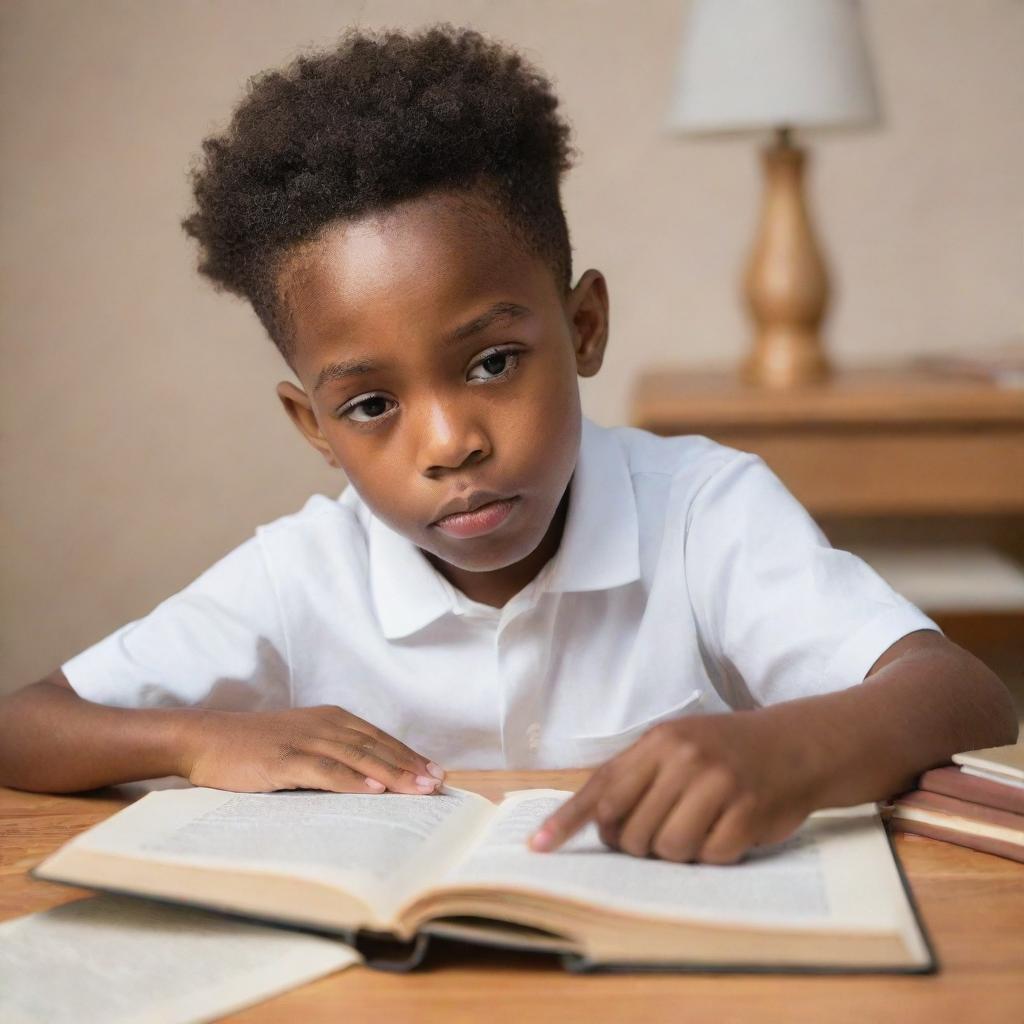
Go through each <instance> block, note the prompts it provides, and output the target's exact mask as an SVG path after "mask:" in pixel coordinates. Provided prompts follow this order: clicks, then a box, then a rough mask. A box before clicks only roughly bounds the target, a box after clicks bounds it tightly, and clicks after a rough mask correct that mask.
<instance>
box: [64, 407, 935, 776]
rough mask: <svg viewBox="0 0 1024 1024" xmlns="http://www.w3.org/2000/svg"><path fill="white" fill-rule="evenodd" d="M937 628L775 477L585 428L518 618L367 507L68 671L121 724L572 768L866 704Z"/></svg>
mask: <svg viewBox="0 0 1024 1024" xmlns="http://www.w3.org/2000/svg"><path fill="white" fill-rule="evenodd" d="M917 629H938V627H937V626H936V625H935V623H934V622H932V620H931V619H929V618H928V617H927V616H925V615H924V614H923V613H922V612H921V611H919V610H918V609H917V608H916V607H914V606H913V605H912V604H910V603H909V602H908V601H906V600H905V599H904V598H902V597H901V596H900V595H899V594H897V593H895V592H894V591H893V590H892V589H891V588H890V587H889V586H888V584H886V583H885V582H884V581H883V580H882V579H881V577H879V576H878V575H877V574H876V573H875V572H874V571H873V570H872V569H871V568H870V567H869V566H868V565H866V564H865V563H864V562H863V561H862V560H861V559H859V558H857V557H856V556H854V555H852V554H850V553H848V552H845V551H840V550H837V549H835V548H832V547H831V546H830V545H829V543H828V541H827V540H826V539H825V537H824V535H823V534H822V532H821V531H820V530H819V528H818V527H817V525H816V524H815V523H814V522H813V520H812V519H811V518H810V516H809V515H808V514H807V512H806V511H805V510H804V509H803V507H802V506H801V505H800V504H799V503H798V502H797V501H796V499H795V498H794V497H793V496H792V495H791V494H790V493H789V491H788V490H786V488H785V487H784V486H783V485H782V483H781V482H780V481H779V479H778V478H777V477H776V476H775V475H774V474H773V473H772V472H771V470H769V469H768V467H767V466H766V465H765V463H764V462H763V461H762V460H761V459H760V458H758V457H757V456H754V455H750V454H747V453H743V452H740V451H737V450H736V449H733V448H728V447H725V446H723V445H720V444H717V443H716V442H714V441H711V440H709V439H708V438H706V437H701V436H699V435H689V436H682V437H667V438H666V437H659V436H657V435H655V434H651V433H648V432H646V431H643V430H638V429H635V428H632V427H614V428H605V427H601V426H599V425H597V424H596V423H594V422H593V421H591V420H589V419H587V418H586V417H584V420H583V433H582V440H581V445H580V454H579V459H578V461H577V465H576V470H575V472H574V475H573V480H572V485H571V489H570V495H569V508H568V514H567V517H566V523H565V530H564V534H563V538H562V543H561V546H560V548H559V550H558V552H557V553H556V554H555V556H554V557H553V558H552V559H551V560H550V561H549V562H548V563H547V564H546V565H545V566H544V568H543V569H542V570H541V572H540V573H539V574H538V575H537V576H536V577H535V578H534V580H532V581H531V582H530V583H529V584H528V585H527V586H526V587H525V588H524V589H523V590H521V591H520V592H519V593H518V594H516V595H515V596H514V597H513V598H512V599H511V600H509V602H508V603H507V604H506V605H505V606H504V607H503V608H492V607H490V606H488V605H484V604H480V603H478V602H475V601H472V600H470V599H469V598H467V597H466V596H465V595H464V594H462V593H461V592H460V591H458V590H456V589H455V588H454V587H453V586H452V585H451V584H450V583H449V582H448V581H447V580H446V579H445V578H444V577H443V576H442V575H441V574H440V573H438V572H437V571H436V570H435V569H434V568H433V566H432V565H431V564H430V563H429V562H428V561H427V559H426V558H425V557H424V556H423V554H422V552H421V551H420V550H419V549H418V548H417V547H416V546H415V545H414V544H413V543H412V542H410V541H408V540H406V539H405V538H404V537H402V536H401V535H399V534H397V533H395V532H394V531H393V530H391V529H390V528H389V527H387V526H385V525H384V524H383V523H382V522H381V521H380V520H378V519H376V518H375V517H374V516H373V515H372V514H371V513H370V511H369V510H368V509H367V507H366V506H365V505H364V504H363V502H362V501H361V500H360V498H359V496H358V495H357V494H356V492H355V490H354V488H352V487H349V488H347V489H346V490H345V491H344V492H343V493H342V494H341V496H340V497H339V498H338V499H332V498H328V497H326V496H324V495H320V494H316V495H313V496H312V497H311V498H309V500H308V501H307V502H306V504H305V505H304V506H303V508H302V509H301V510H300V511H298V512H296V513H294V514H291V515H286V516H284V517H282V518H280V519H277V520H275V521H274V522H272V523H269V524H267V525H265V526H260V527H258V528H257V529H256V531H255V535H254V536H253V537H251V538H250V539H249V540H247V541H245V542H244V543H243V544H242V545H241V546H240V547H238V548H236V549H235V550H234V551H232V552H230V553H229V554H228V555H226V556H225V557H224V558H222V559H221V560H220V561H218V562H217V563H215V564H214V565H213V566H212V567H211V568H210V569H208V570H207V571H206V572H204V573H203V574H202V575H201V576H200V577H199V578H198V579H196V580H195V581H194V582H192V583H191V584H190V585H189V586H187V587H186V588H185V589H184V590H182V591H180V592H179V593H177V594H175V595H173V596H172V597H170V598H168V599H167V600H166V601H164V602H163V603H161V604H160V605H159V606H157V607H156V608H155V609H154V610H153V611H152V612H150V613H149V615H147V616H145V617H144V618H142V619H139V620H137V621H135V622H130V623H128V624H127V625H125V626H123V627H122V628H120V629H118V630H116V631H115V632H114V633H112V634H111V635H110V636H108V637H106V638H105V639H104V640H101V641H100V642H99V643H97V644H95V645H94V646H92V647H90V648H88V649H87V650H85V651H83V652H82V653H81V654H78V655H76V656H75V657H73V658H71V659H70V660H69V661H67V662H66V663H65V664H64V665H63V666H62V668H63V670H64V673H65V675H66V676H67V678H68V681H69V682H70V683H71V685H72V687H73V688H74V689H75V691H76V692H77V693H78V694H79V695H81V696H82V697H85V698H87V699H89V700H92V701H97V702H100V703H103V704H111V705H117V706H121V707H169V706H178V705H205V706H209V707H216V708H229V709H249V710H253V709H270V708H284V707H289V706H295V707H301V706H308V705H313V704H337V705H340V706H341V707H343V708H345V709H346V710H348V711H351V712H352V713H354V714H356V715H359V716H360V717H362V718H364V719H366V720H367V721H369V722H372V723H373V724H374V725H377V726H379V727H380V728H381V729H384V730H385V731H386V732H388V733H391V734H392V735H394V736H396V737H399V738H400V739H401V740H403V741H404V742H405V743H407V744H408V745H409V746H410V747H412V748H413V749H414V750H416V751H418V752H419V753H421V754H423V755H425V756H427V757H429V758H431V759H432V760H434V761H436V762H437V763H438V764H441V765H442V766H444V767H445V768H447V769H458V768H563V767H570V766H574V765H591V764H596V763H599V762H601V761H603V760H605V759H607V758H608V757H610V756H611V755H612V754H614V753H616V752H617V751H619V750H621V749H623V748H624V747H626V746H628V745H629V744H630V743H631V742H632V741H633V740H635V739H637V738H638V737H639V736H640V735H641V734H642V733H643V732H644V731H645V730H647V729H648V728H649V727H650V726H652V725H654V724H655V723H657V722H661V721H663V720H664V719H667V718H672V717H675V716H677V715H683V714H707V713H710V712H720V711H726V710H728V709H729V708H730V707H732V708H751V707H758V706H761V705H765V704H772V703H776V702H778V701H783V700H789V699H791V698H794V697H803V696H807V695H810V694H816V693H826V692H829V691H833V690H839V689H842V688H844V687H847V686H851V685H853V684H855V683H858V682H860V681H861V680H862V679H863V678H864V676H865V675H866V673H867V672H868V670H869V669H870V667H871V665H872V664H873V663H874V662H875V661H876V660H877V658H878V657H879V656H880V655H881V654H882V653H883V652H884V651H885V650H886V648H888V647H889V646H890V645H891V644H893V643H895V642H896V641H897V640H898V639H899V638H900V637H902V636H904V635H905V634H907V633H909V632H912V631H913V630H917Z"/></svg>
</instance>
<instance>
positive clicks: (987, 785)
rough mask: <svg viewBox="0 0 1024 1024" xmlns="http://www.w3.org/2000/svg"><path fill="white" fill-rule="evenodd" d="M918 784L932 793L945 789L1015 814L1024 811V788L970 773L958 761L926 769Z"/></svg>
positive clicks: (944, 790)
mask: <svg viewBox="0 0 1024 1024" xmlns="http://www.w3.org/2000/svg"><path fill="white" fill-rule="evenodd" d="M917 788H918V789H923V790H927V791H928V792H931V793H943V794H945V795H946V796H953V797H956V798H957V799H958V800H966V801H968V802H969V803H972V804H983V805H984V806H985V807H997V808H999V809H1000V810H1003V811H1010V812H1011V813H1013V814H1024V790H1022V789H1018V788H1017V787H1016V786H1005V785H1003V784H1002V783H1000V782H991V781H990V780H988V779H980V778H978V776H976V775H967V774H965V773H964V772H962V771H960V769H959V768H957V767H956V766H955V765H947V766H946V767H944V768H932V769H931V771H927V772H925V773H924V774H923V775H922V776H921V778H919V779H918V780H917Z"/></svg>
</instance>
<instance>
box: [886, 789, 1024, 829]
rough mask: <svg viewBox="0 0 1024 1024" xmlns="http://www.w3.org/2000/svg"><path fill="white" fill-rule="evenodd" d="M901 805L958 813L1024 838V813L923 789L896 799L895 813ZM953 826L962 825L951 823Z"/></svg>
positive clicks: (946, 813) (957, 814) (937, 811)
mask: <svg viewBox="0 0 1024 1024" xmlns="http://www.w3.org/2000/svg"><path fill="white" fill-rule="evenodd" d="M901 806H903V807H920V808H921V809H922V810H925V811H935V812H936V813H938V814H943V815H956V816H957V817H958V818H964V819H966V820H967V821H976V822H978V823H979V824H982V825H995V826H996V827H997V828H1004V829H1009V830H1011V831H1013V832H1016V833H1019V834H1020V836H1021V838H1022V839H1024V814H1011V813H1010V812H1009V811H1000V810H998V809H996V808H995V807H984V806H982V805H981V804H972V803H969V802H968V801H967V800H958V799H957V798H956V797H952V796H943V795H942V794H941V793H928V792H925V791H923V790H912V791H911V792H909V793H904V794H903V795H902V796H900V797H899V798H898V799H897V801H896V805H895V808H894V813H896V814H899V808H900V807H901ZM951 827H954V828H957V827H960V826H956V825H951Z"/></svg>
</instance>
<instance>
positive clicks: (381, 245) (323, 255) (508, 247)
mask: <svg viewBox="0 0 1024 1024" xmlns="http://www.w3.org/2000/svg"><path fill="white" fill-rule="evenodd" d="M550 278H551V274H550V271H549V270H548V269H547V267H546V265H545V264H544V263H543V262H542V261H541V260H540V259H539V258H538V257H536V256H535V255H533V254H532V253H530V252H528V251H527V250H526V248H525V246H523V245H522V244H521V243H519V242H518V240H517V239H515V238H514V236H513V235H512V234H511V233H510V232H509V231H508V229H507V228H505V226H504V224H503V223H502V222H501V220H500V219H499V218H498V217H497V216H496V215H494V214H490V213H489V212H488V211H487V210H486V209H480V207H479V205H478V204H475V203H474V204H472V205H469V204H467V203H466V202H463V201H461V200H449V201H445V200H442V201H437V200H427V199H423V200H416V201H410V202H407V203H403V204H400V205H399V206H397V207H393V208H391V209H388V210H385V211H382V212H380V213H376V214H373V215H369V216H366V217H363V218H360V219H358V220H355V221H348V222H342V223H338V224H336V225H333V226H331V227H330V228H328V229H326V230H325V231H324V232H323V234H322V235H321V237H320V238H319V239H318V240H317V242H315V243H311V244H310V245H309V246H307V247H306V248H305V249H304V250H303V251H302V252H301V253H299V254H297V258H296V260H295V262H294V264H293V266H292V267H291V268H289V271H288V272H287V279H286V281H285V282H284V283H283V286H282V292H283V295H284V298H285V301H286V302H287V303H288V307H289V311H290V313H291V319H292V324H293V332H294V336H295V344H296V349H297V350H298V351H299V352H305V353H308V354H309V355H310V356H313V354H314V353H316V352H317V351H323V350H324V349H325V348H331V347H333V346H335V345H336V344H337V342H338V341H339V340H341V339H344V338H363V339H367V340H372V336H373V334H374V333H376V332H380V331H387V332H389V333H390V332H392V331H399V330H403V329H408V328H410V327H411V326H416V327H421V328H423V329H425V330H430V329H437V330H443V329H445V328H446V327H448V326H450V324H451V321H452V319H453V318H454V319H458V318H459V317H462V316H464V314H465V313H466V312H467V311H472V310H473V308H475V307H477V306H479V305H480V304H481V303H486V302H488V301H495V300H505V301H515V302H518V303H520V304H523V305H528V306H529V305H531V299H532V302H533V303H536V302H540V301H544V300H547V301H550V295H551V294H553V292H554V288H553V282H552V281H551V280H550Z"/></svg>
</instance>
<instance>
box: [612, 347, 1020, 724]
mask: <svg viewBox="0 0 1024 1024" xmlns="http://www.w3.org/2000/svg"><path fill="white" fill-rule="evenodd" d="M631 421H632V423H633V424H634V425H635V426H639V427H643V428H645V429H647V430H651V431H654V432H655V433H658V434H704V435H705V436H707V437H711V438H713V439H714V440H716V441H719V442H720V443H722V444H727V445H730V446H731V447H734V448H740V449H743V450H744V451H750V452H754V453H756V454H758V455H760V456H761V457H762V458H763V459H764V460H765V461H766V462H767V463H768V464H769V465H770V466H771V467H772V469H773V470H774V471H775V472H776V473H777V474H778V475H779V477H780V478H781V479H782V481H783V482H784V483H785V484H786V486H787V487H788V488H789V489H790V490H791V491H792V492H793V494H794V495H795V496H796V497H797V498H798V499H799V500H800V502H801V503H802V504H803V505H804V506H805V507H806V508H807V510H808V511H809V512H810V513H811V514H812V515H813V516H814V517H815V519H816V520H817V521H818V523H819V525H820V526H821V527H822V529H823V530H824V532H825V533H826V535H827V536H828V537H829V539H830V540H831V542H832V543H833V544H835V545H836V546H837V547H842V548H848V549H852V550H855V551H856V550H858V548H863V547H866V546H872V545H877V544H879V543H882V544H887V543H890V544H891V543H895V544H908V543H912V544H915V545H916V544H921V543H927V544H934V545H935V547H936V555H937V557H941V549H942V546H943V545H947V544H951V543H956V544H960V545H962V544H965V543H968V544H970V543H977V544H984V545H988V546H990V547H994V548H996V549H997V550H999V551H1000V552H1001V553H1002V554H1004V555H1006V556H1008V557H1009V558H1011V559H1013V560H1014V561H1015V562H1016V563H1018V564H1020V565H1021V566H1022V572H1024V389H1010V388H1003V389H1001V388H998V387H996V386H995V385H992V384H989V383H986V382H984V381H979V380H977V379H974V378H971V377H967V376H963V377H960V376H953V375H947V374H941V373H936V372H935V371H926V370H915V369H910V368H906V367H889V368H886V367H882V366H878V367H870V368H858V369H846V370H839V371H837V373H836V374H835V375H834V376H833V377H832V378H831V379H830V380H828V381H826V382H824V383H821V384H815V385H810V386H807V387H802V388H798V389H795V390H791V391H773V390H762V389H759V388H757V387H752V386H750V385H746V384H743V383H742V382H741V381H740V379H739V375H738V373H736V372H735V371H733V370H728V371H726V370H720V369H700V368H697V369H679V368H665V369H657V368H653V369H651V370H650V371H648V372H646V373H644V374H643V375H642V376H641V377H640V378H639V380H638V381H637V384H636V387H635V390H634V394H633V401H632V410H631ZM883 575H884V573H883ZM923 607H924V610H925V611H926V612H928V613H929V614H931V615H932V617H933V618H935V619H936V621H937V622H939V625H940V626H941V627H942V628H943V630H944V631H945V632H946V633H947V635H949V636H950V637H951V639H954V640H955V641H956V642H958V643H960V644H962V645H963V646H965V647H967V648H968V649H969V650H972V651H974V653H976V654H978V655H979V657H982V658H983V659H984V660H986V661H987V662H988V663H989V664H991V665H992V667H993V668H995V669H996V671H997V672H999V673H1000V675H1002V676H1003V678H1004V679H1005V680H1006V681H1007V683H1008V685H1010V687H1011V689H1014V690H1015V691H1016V692H1017V696H1018V699H1019V700H1020V702H1021V712H1022V715H1024V668H1022V666H1024V609H1018V610H1009V611H1008V610H1006V609H1000V610H997V611H992V612H990V613H989V612H985V611H984V610H983V609H982V610H979V609H978V608H976V607H974V608H971V609H970V610H969V611H964V612H962V613H961V612H958V611H956V610H955V609H954V610H950V609H944V610H942V611H941V612H936V611H934V610H933V609H929V608H928V607H927V605H926V604H924V605H923Z"/></svg>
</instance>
